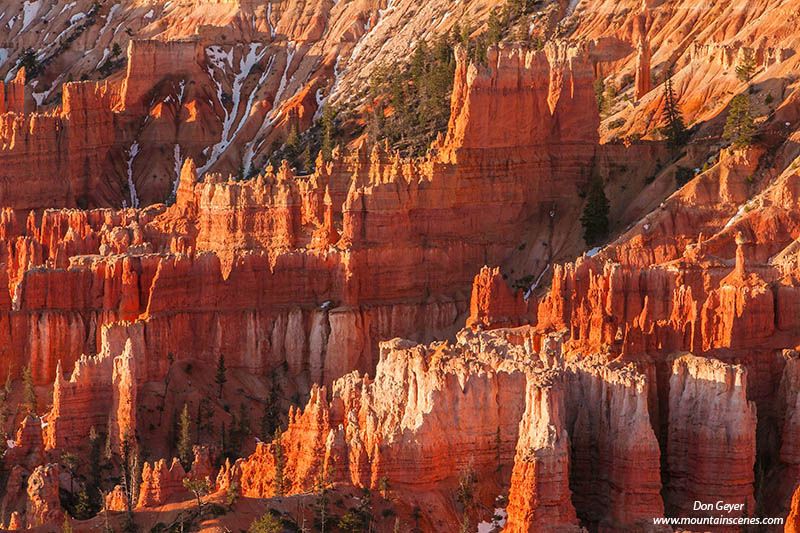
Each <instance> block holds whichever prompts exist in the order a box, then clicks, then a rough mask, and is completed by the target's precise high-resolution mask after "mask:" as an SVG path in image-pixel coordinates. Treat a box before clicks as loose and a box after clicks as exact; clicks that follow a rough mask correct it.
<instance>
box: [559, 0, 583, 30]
mask: <svg viewBox="0 0 800 533" xmlns="http://www.w3.org/2000/svg"><path fill="white" fill-rule="evenodd" d="M580 3H581V0H569V5H568V6H567V11H566V12H565V13H564V18H563V19H561V20H560V21H558V23H559V24H564V22H566V20H567V19H568V18H570V17H571V16H572V14H573V13H574V12H575V8H576V7H578V4H580Z"/></svg>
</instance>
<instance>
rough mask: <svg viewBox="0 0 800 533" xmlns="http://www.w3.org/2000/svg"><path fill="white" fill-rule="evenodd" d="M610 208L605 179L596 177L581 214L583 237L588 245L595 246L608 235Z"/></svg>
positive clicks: (590, 185)
mask: <svg viewBox="0 0 800 533" xmlns="http://www.w3.org/2000/svg"><path fill="white" fill-rule="evenodd" d="M609 210H610V205H609V203H608V198H606V193H605V191H604V190H603V180H602V179H601V178H599V177H598V178H595V179H593V180H592V181H591V183H590V184H589V193H588V195H587V198H586V205H585V206H584V208H583V215H582V216H581V225H582V226H583V239H584V240H585V241H586V244H587V245H588V246H594V245H595V244H597V243H598V242H600V241H601V240H602V239H603V238H604V237H605V236H606V235H608V226H609V223H608V213H609Z"/></svg>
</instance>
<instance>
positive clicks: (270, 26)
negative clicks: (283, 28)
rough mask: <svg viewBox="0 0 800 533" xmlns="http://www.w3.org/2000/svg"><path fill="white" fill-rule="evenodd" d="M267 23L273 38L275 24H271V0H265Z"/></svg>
mask: <svg viewBox="0 0 800 533" xmlns="http://www.w3.org/2000/svg"><path fill="white" fill-rule="evenodd" d="M267 24H269V35H270V37H272V38H273V39H274V38H275V26H273V25H272V2H270V1H269V0H267Z"/></svg>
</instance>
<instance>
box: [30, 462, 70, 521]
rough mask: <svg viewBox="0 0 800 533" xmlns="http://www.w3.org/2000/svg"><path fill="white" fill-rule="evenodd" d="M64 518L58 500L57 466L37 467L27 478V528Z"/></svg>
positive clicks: (50, 464)
mask: <svg viewBox="0 0 800 533" xmlns="http://www.w3.org/2000/svg"><path fill="white" fill-rule="evenodd" d="M63 517H64V514H63V512H62V511H61V501H60V500H59V498H58V465H57V464H54V463H48V464H45V465H41V466H37V467H36V469H35V470H34V471H33V473H32V474H31V477H29V478H28V503H27V507H26V510H25V520H26V522H27V524H28V527H29V528H32V527H36V526H39V525H44V524H52V523H57V521H59V520H61V519H62V518H63Z"/></svg>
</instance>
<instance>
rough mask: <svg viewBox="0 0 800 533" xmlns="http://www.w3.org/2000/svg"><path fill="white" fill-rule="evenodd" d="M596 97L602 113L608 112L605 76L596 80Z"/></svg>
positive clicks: (598, 107) (599, 110)
mask: <svg viewBox="0 0 800 533" xmlns="http://www.w3.org/2000/svg"><path fill="white" fill-rule="evenodd" d="M594 98H595V100H596V101H597V111H598V112H599V113H600V114H601V115H602V114H604V113H605V112H606V85H605V82H604V81H603V78H597V79H596V80H594Z"/></svg>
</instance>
